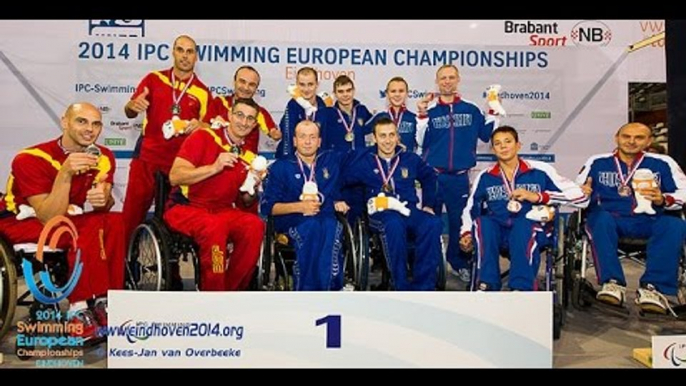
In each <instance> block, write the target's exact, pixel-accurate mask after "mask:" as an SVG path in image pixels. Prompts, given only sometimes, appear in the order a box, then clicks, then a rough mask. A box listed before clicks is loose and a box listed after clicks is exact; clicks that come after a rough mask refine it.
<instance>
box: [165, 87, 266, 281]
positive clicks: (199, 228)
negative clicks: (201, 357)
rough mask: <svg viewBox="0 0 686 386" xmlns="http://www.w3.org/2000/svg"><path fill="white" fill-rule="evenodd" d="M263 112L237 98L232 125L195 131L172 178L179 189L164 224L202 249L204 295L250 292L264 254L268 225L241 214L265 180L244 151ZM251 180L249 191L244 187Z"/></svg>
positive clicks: (201, 266) (180, 153) (258, 219)
mask: <svg viewBox="0 0 686 386" xmlns="http://www.w3.org/2000/svg"><path fill="white" fill-rule="evenodd" d="M259 111H260V110H259V106H258V105H257V104H256V103H255V102H254V101H253V100H252V99H236V101H235V103H234V105H233V106H232V108H231V114H230V115H229V124H228V125H227V126H226V127H220V128H218V129H211V128H210V129H201V130H196V131H194V132H193V133H192V134H191V135H190V136H189V137H188V138H187V139H186V140H185V141H184V142H183V145H181V149H180V150H179V152H178V154H177V156H176V159H175V160H174V163H173V165H172V168H171V171H170V173H169V181H170V182H171V184H172V186H174V187H175V188H174V190H173V191H172V194H171V197H170V200H169V203H168V207H169V208H168V209H167V210H166V211H165V213H164V220H165V222H166V223H167V224H168V225H169V227H170V228H171V229H172V230H173V231H176V232H179V233H182V234H184V235H186V236H189V237H191V238H193V240H195V242H196V243H197V244H198V246H199V247H200V253H199V255H200V289H201V290H202V291H236V290H243V289H246V288H247V287H248V285H249V284H250V280H251V279H252V274H253V271H254V269H255V265H256V263H257V259H258V258H259V255H260V244H261V242H262V235H263V234H264V223H263V222H262V220H261V219H260V218H259V216H257V215H256V214H254V213H249V212H247V211H245V210H242V209H245V208H247V207H249V206H250V205H251V204H252V203H253V202H254V200H255V199H256V195H257V193H256V189H255V187H256V185H259V183H260V180H261V178H262V175H261V173H257V174H255V173H253V172H252V171H251V170H249V169H250V164H251V163H252V160H253V159H254V158H255V154H254V153H253V152H251V151H249V150H246V149H244V148H243V145H244V141H245V138H246V137H247V136H248V134H250V132H251V131H252V130H254V128H255V126H256V124H257V114H258V113H259ZM246 181H247V184H248V185H249V186H244V185H245V184H244V182H246ZM244 190H245V191H244ZM229 242H230V243H233V251H232V252H231V255H230V256H229V255H228V253H227V244H228V243H229Z"/></svg>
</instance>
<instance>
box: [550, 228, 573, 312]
mask: <svg viewBox="0 0 686 386" xmlns="http://www.w3.org/2000/svg"><path fill="white" fill-rule="evenodd" d="M556 221H557V229H556V230H555V249H554V251H553V256H552V258H553V261H554V267H553V269H554V270H553V274H554V276H553V277H554V278H555V295H556V301H555V305H558V304H559V305H561V306H562V307H566V304H567V303H568V300H567V297H568V292H567V291H568V289H569V287H568V286H567V285H566V284H567V283H566V282H565V277H566V275H565V232H564V226H565V222H564V219H563V218H562V216H560V215H558V216H557V220H556Z"/></svg>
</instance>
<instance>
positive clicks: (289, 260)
mask: <svg viewBox="0 0 686 386" xmlns="http://www.w3.org/2000/svg"><path fill="white" fill-rule="evenodd" d="M336 220H338V222H339V223H340V224H341V225H343V272H344V275H345V281H344V288H346V287H347V288H351V287H352V288H354V289H355V290H365V288H366V286H367V283H366V280H367V277H368V273H367V272H366V271H364V272H363V269H364V268H363V267H362V266H361V264H360V262H359V260H358V253H357V242H356V241H355V238H354V233H353V230H352V228H351V227H350V225H349V224H348V221H347V220H346V218H345V215H344V214H342V213H339V212H336ZM295 260H296V256H295V248H293V247H292V246H291V245H289V244H288V236H287V235H285V234H283V233H277V232H276V231H275V229H274V217H273V216H268V217H267V227H266V229H265V233H264V239H263V241H262V248H261V249H260V258H259V259H258V265H257V274H256V277H255V287H256V288H257V290H264V291H292V290H293V265H294V264H295Z"/></svg>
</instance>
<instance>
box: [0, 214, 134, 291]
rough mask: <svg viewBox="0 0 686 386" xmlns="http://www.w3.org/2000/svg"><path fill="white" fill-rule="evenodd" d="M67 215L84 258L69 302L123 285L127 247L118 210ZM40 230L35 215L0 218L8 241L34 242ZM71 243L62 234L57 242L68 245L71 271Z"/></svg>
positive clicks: (0, 227) (73, 257)
mask: <svg viewBox="0 0 686 386" xmlns="http://www.w3.org/2000/svg"><path fill="white" fill-rule="evenodd" d="M69 219H70V220H71V221H72V222H73V223H74V225H75V226H76V230H77V232H78V240H77V243H76V245H77V248H78V249H80V250H81V261H82V262H83V271H82V272H81V277H80V278H79V281H78V283H77V284H76V287H75V288H74V291H73V292H72V293H71V294H70V295H69V297H68V298H69V302H70V303H74V302H78V301H82V300H87V299H92V298H94V297H98V296H104V295H107V290H108V289H122V288H124V256H125V253H126V252H125V250H126V248H125V246H124V226H123V222H122V216H121V213H97V212H91V213H86V214H83V215H79V216H69ZM55 229H56V228H55ZM42 230H43V224H41V222H40V221H38V219H36V218H30V219H26V220H22V221H18V220H17V219H16V218H15V217H13V216H12V217H6V218H3V219H0V236H2V237H3V238H4V239H5V240H6V241H7V242H9V243H10V244H20V243H35V242H37V241H38V238H39V236H40V233H41V231H42ZM47 240H48V241H49V240H50V238H49V237H48V239H47ZM71 245H72V240H71V237H69V236H65V235H64V234H63V235H62V237H60V241H59V243H58V245H57V246H58V248H60V249H65V250H67V249H68V253H67V262H68V264H69V274H70V275H71V273H72V270H73V268H74V263H75V261H76V251H75V250H74V249H73V248H71Z"/></svg>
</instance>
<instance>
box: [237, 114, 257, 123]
mask: <svg viewBox="0 0 686 386" xmlns="http://www.w3.org/2000/svg"><path fill="white" fill-rule="evenodd" d="M233 116H234V117H236V118H238V120H239V121H242V120H244V119H245V120H246V122H248V123H249V124H251V125H252V124H253V123H255V122H257V118H256V117H253V116H252V115H245V114H243V112H242V111H236V112H234V113H233Z"/></svg>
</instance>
